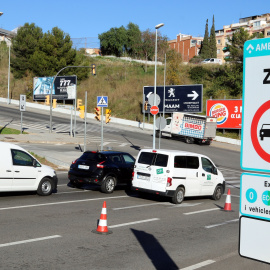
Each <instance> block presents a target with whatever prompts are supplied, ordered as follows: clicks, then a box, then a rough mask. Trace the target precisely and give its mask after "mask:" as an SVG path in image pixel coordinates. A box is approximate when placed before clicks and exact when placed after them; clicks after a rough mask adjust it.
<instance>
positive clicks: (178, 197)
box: [172, 187, 185, 204]
mask: <svg viewBox="0 0 270 270" xmlns="http://www.w3.org/2000/svg"><path fill="white" fill-rule="evenodd" d="M184 195H185V191H184V189H183V188H182V187H178V188H177V189H176V191H175V193H174V195H173V197H172V202H173V203H174V204H180V203H182V202H183V200H184Z"/></svg>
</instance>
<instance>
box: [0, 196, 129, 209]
mask: <svg viewBox="0 0 270 270" xmlns="http://www.w3.org/2000/svg"><path fill="white" fill-rule="evenodd" d="M118 198H130V196H117V197H106V200H109V199H118ZM100 200H104V197H103V198H96V199H85V200H77V201H64V202H54V203H42V204H32V205H22V206H12V207H5V208H0V211H2V210H11V209H20V208H31V207H38V206H50V205H57V204H67V203H80V202H90V201H100Z"/></svg>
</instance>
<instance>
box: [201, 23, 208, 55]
mask: <svg viewBox="0 0 270 270" xmlns="http://www.w3.org/2000/svg"><path fill="white" fill-rule="evenodd" d="M200 55H201V57H202V58H204V59H205V58H209V57H211V56H210V53H209V32H208V19H207V20H206V25H205V32H204V37H203V42H202V46H201V51H200Z"/></svg>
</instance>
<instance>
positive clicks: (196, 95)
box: [187, 91, 199, 100]
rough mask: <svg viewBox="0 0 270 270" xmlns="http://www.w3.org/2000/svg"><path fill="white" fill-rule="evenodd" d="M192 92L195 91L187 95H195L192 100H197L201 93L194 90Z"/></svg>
mask: <svg viewBox="0 0 270 270" xmlns="http://www.w3.org/2000/svg"><path fill="white" fill-rule="evenodd" d="M192 93H193V94H188V95H187V96H188V97H193V99H192V100H195V99H196V98H197V97H198V96H199V95H198V93H197V92H196V91H192Z"/></svg>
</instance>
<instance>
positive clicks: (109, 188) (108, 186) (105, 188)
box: [101, 176, 115, 193]
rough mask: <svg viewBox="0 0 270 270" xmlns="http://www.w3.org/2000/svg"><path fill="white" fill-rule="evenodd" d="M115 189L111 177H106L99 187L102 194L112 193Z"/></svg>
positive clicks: (113, 180)
mask: <svg viewBox="0 0 270 270" xmlns="http://www.w3.org/2000/svg"><path fill="white" fill-rule="evenodd" d="M114 188H115V179H114V178H113V177H112V176H108V177H106V179H105V180H104V181H103V183H102V185H101V191H102V192H104V193H112V192H113V191H114Z"/></svg>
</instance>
